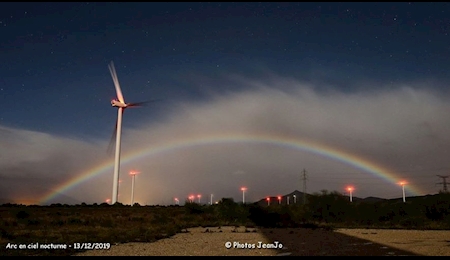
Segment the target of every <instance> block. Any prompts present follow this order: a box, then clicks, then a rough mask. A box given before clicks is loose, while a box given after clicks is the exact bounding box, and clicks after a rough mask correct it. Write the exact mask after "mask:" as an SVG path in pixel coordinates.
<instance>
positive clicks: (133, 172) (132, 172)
mask: <svg viewBox="0 0 450 260" xmlns="http://www.w3.org/2000/svg"><path fill="white" fill-rule="evenodd" d="M136 174H138V172H135V171H131V172H130V175H131V178H132V179H131V206H133V204H134V178H135V177H136Z"/></svg>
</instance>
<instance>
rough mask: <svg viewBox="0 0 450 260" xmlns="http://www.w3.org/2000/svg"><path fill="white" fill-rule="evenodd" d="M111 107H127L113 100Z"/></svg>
mask: <svg viewBox="0 0 450 260" xmlns="http://www.w3.org/2000/svg"><path fill="white" fill-rule="evenodd" d="M111 106H113V107H123V108H126V107H127V104H124V103H122V102H120V101H118V100H115V99H113V100H111Z"/></svg>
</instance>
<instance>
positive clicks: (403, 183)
mask: <svg viewBox="0 0 450 260" xmlns="http://www.w3.org/2000/svg"><path fill="white" fill-rule="evenodd" d="M399 184H400V185H401V186H402V193H403V202H406V198H405V185H406V182H405V181H401V182H400V183H399Z"/></svg>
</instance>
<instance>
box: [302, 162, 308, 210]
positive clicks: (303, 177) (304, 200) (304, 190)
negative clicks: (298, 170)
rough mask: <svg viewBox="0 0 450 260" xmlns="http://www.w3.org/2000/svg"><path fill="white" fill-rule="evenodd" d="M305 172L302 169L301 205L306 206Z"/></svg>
mask: <svg viewBox="0 0 450 260" xmlns="http://www.w3.org/2000/svg"><path fill="white" fill-rule="evenodd" d="M306 179H307V176H306V170H305V169H303V176H302V180H303V204H306Z"/></svg>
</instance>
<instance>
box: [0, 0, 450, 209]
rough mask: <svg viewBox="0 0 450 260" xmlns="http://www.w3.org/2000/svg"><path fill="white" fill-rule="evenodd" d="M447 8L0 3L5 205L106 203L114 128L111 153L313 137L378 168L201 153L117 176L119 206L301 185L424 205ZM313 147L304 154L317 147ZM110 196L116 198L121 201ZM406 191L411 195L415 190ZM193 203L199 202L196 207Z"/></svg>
mask: <svg viewBox="0 0 450 260" xmlns="http://www.w3.org/2000/svg"><path fill="white" fill-rule="evenodd" d="M449 29H450V4H449V3H408V2H403V3H119V2H118V3H25V2H20V3H0V33H1V37H0V102H1V104H2V105H3V109H2V110H1V112H0V200H1V202H24V203H25V202H27V203H40V202H39V200H40V199H39V198H42V197H43V196H44V195H46V194H49V193H51V192H55V191H57V189H58V187H60V186H61V184H63V183H66V182H67V181H69V180H71V179H73V178H76V176H80V174H81V173H83V172H86V171H89V169H91V168H95V167H96V166H98V165H100V164H102V163H104V162H105V161H108V160H109V161H110V162H111V168H108V169H107V170H106V171H104V172H102V173H99V174H97V175H96V176H95V177H94V178H91V179H90V180H91V181H88V180H86V181H83V182H80V183H79V184H77V185H74V186H73V187H71V188H70V189H67V190H65V191H64V192H62V193H60V194H59V195H58V196H55V197H54V198H53V200H52V202H61V203H64V202H67V203H79V202H81V201H84V202H90V203H92V202H103V201H105V199H107V198H110V196H111V192H112V177H113V175H112V162H113V156H111V155H110V154H107V152H106V150H107V147H108V143H109V140H110V137H111V134H112V131H113V128H114V124H115V121H116V117H117V109H116V108H112V107H111V104H110V101H111V99H113V98H116V93H115V89H114V84H113V81H112V79H111V75H110V73H109V70H108V64H109V63H110V62H111V61H114V64H115V68H116V71H117V74H118V78H119V82H120V85H121V87H122V92H123V95H124V98H125V101H126V102H139V101H147V100H152V99H160V100H161V101H158V102H154V103H150V104H149V105H147V106H145V107H142V108H136V109H131V108H130V109H127V110H126V112H125V114H124V119H123V132H122V133H123V135H122V137H123V138H122V156H126V154H130V153H133V152H134V151H137V150H142V149H146V148H151V147H152V146H155V147H164V146H165V144H170V143H172V142H176V141H174V140H194V139H195V140H197V139H201V138H203V137H211V136H217V135H221V136H228V137H230V136H237V135H246V136H256V135H258V134H260V135H264V136H271V137H273V138H274V137H275V136H276V137H278V140H279V139H280V138H281V137H284V139H286V137H287V136H289V140H291V141H292V140H308V141H309V142H312V143H316V144H321V145H323V146H326V147H329V148H332V149H334V150H336V151H345V152H346V154H351V155H353V156H355V157H358V158H364V160H365V161H368V162H371V163H372V164H373V165H377V166H379V167H381V168H385V169H389V170H390V172H391V173H392V176H395V178H394V177H392V176H391V177H392V178H385V179H383V178H382V177H380V176H377V174H374V173H370V172H367V171H364V169H361V168H357V167H355V165H352V164H351V163H348V162H347V163H346V162H344V161H343V160H336V159H333V158H330V157H327V156H320V155H318V154H315V153H314V152H312V151H309V152H308V151H298V150H295V149H290V148H286V147H285V146H284V147H283V146H282V145H275V146H274V145H270V144H267V143H265V144H264V143H263V142H261V143H260V144H258V143H252V144H250V143H246V142H245V141H244V142H242V143H239V142H234V143H233V144H230V143H226V144H219V143H214V144H213V143H211V144H210V145H205V146H202V147H199V146H194V145H192V147H185V148H183V149H172V150H171V151H169V152H166V153H164V154H160V155H153V156H142V157H141V158H138V159H136V160H135V161H133V162H130V163H125V162H124V164H122V168H121V179H123V182H122V183H123V184H121V185H122V186H121V187H122V190H123V192H122V193H121V194H122V199H119V201H120V200H122V202H124V203H128V201H129V197H130V195H129V190H130V187H129V186H130V183H131V181H130V178H129V177H128V176H127V171H129V170H130V169H138V170H140V171H141V172H142V173H141V174H140V175H139V176H137V177H136V178H137V179H136V182H137V186H136V195H135V198H136V201H137V202H140V203H142V204H157V203H160V204H168V203H173V201H172V198H173V197H179V198H181V200H184V198H185V197H187V196H188V195H189V194H191V193H192V194H194V193H195V194H197V193H199V194H204V196H205V197H207V194H210V193H214V194H215V195H216V197H217V198H218V199H219V198H221V197H233V198H234V199H235V200H236V201H239V200H240V199H241V193H240V187H241V186H247V187H248V195H247V196H248V199H249V200H258V199H260V198H263V197H264V196H276V195H279V194H281V195H284V194H287V193H289V192H291V191H293V190H295V189H297V190H299V191H302V188H303V186H302V182H301V177H300V174H301V171H302V170H303V168H305V169H306V170H307V171H308V182H307V185H308V190H307V192H308V193H313V192H319V191H320V190H323V189H326V190H329V191H333V190H336V191H339V192H345V190H344V189H345V187H346V185H353V186H355V193H354V196H357V197H368V196H377V197H383V198H398V197H401V196H402V193H401V188H400V186H399V185H398V184H396V183H395V182H396V181H398V180H401V179H402V180H403V179H404V180H406V181H408V183H410V184H411V186H414V187H415V190H416V192H414V190H413V189H411V190H408V194H407V195H409V196H413V195H425V194H435V193H437V192H438V191H439V190H440V189H442V184H438V183H441V182H442V181H443V179H442V178H439V177H437V176H436V175H443V176H447V175H450V174H449V172H450V160H448V158H449V156H450V137H449V136H450V135H449V133H450V116H449V115H450V113H449V112H448V111H450V99H449V98H450V93H449V91H448V87H447V86H448V83H449V82H450V74H449V71H450V59H449V57H450V36H449ZM312 150H313V149H312ZM119 193H120V191H119ZM415 193H417V194H415ZM205 202H206V201H205Z"/></svg>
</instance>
